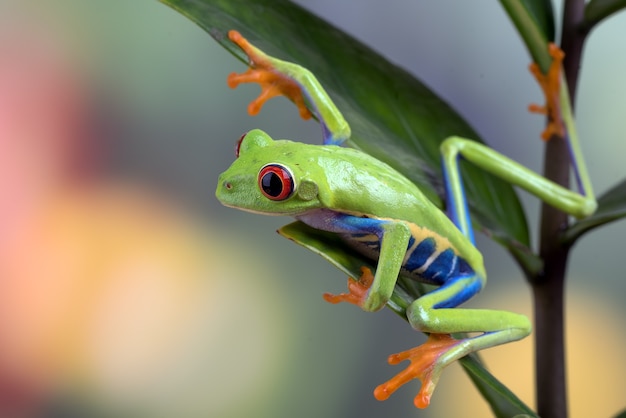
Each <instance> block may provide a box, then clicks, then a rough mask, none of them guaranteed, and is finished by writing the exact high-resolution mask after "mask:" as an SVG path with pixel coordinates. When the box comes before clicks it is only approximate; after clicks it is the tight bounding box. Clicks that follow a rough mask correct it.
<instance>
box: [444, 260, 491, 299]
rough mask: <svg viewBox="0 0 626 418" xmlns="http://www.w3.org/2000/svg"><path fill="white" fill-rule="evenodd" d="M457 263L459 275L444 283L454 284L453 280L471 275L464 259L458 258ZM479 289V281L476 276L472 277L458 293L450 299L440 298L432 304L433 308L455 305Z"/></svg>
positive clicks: (470, 270)
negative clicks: (440, 299)
mask: <svg viewBox="0 0 626 418" xmlns="http://www.w3.org/2000/svg"><path fill="white" fill-rule="evenodd" d="M459 264H461V266H460V272H459V275H458V276H457V277H455V278H454V279H452V280H450V281H449V282H448V283H446V285H454V282H456V281H457V280H463V279H467V278H468V277H471V276H468V275H473V271H472V269H471V268H470V267H469V265H468V264H467V262H466V261H465V260H463V259H459ZM463 272H465V274H463ZM480 289H481V282H480V280H479V279H478V278H476V277H474V279H473V280H471V281H470V282H469V283H468V284H466V285H464V286H463V287H462V288H461V290H460V291H459V292H458V293H455V294H454V295H453V296H452V297H451V298H450V299H446V300H442V301H441V302H439V303H437V304H436V305H434V306H433V309H439V308H454V307H457V306H459V305H460V304H462V303H463V302H465V301H467V300H469V299H471V298H472V297H473V296H474V295H475V294H477V293H478V292H480Z"/></svg>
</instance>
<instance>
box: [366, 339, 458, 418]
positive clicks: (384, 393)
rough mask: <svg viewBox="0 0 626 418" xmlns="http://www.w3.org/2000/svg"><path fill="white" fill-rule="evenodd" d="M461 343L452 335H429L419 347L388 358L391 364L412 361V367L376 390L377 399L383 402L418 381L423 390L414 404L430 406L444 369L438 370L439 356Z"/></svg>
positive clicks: (422, 406)
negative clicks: (406, 385)
mask: <svg viewBox="0 0 626 418" xmlns="http://www.w3.org/2000/svg"><path fill="white" fill-rule="evenodd" d="M460 342H461V340H455V339H454V338H452V336H451V335H450V334H430V336H429V337H428V340H427V341H426V342H425V343H424V344H422V345H420V346H419V347H415V348H412V349H410V350H407V351H403V352H401V353H398V354H392V355H390V356H389V358H388V359H387V361H388V362H389V364H398V363H400V362H401V361H404V360H409V361H410V362H411V364H410V365H409V366H408V367H407V368H406V369H404V370H403V371H401V372H400V373H398V374H397V375H396V376H394V377H393V378H391V379H390V380H388V381H387V382H385V383H383V384H382V385H379V386H378V387H377V388H376V389H375V390H374V397H375V398H376V399H378V400H379V401H384V400H386V399H387V398H389V397H390V396H391V394H393V393H394V392H395V391H396V390H398V388H399V387H400V386H402V385H404V384H405V383H407V382H409V381H411V380H412V379H419V380H420V381H421V382H422V387H421V389H420V391H419V392H418V394H417V396H415V400H414V403H415V406H416V407H418V408H426V407H427V406H428V405H429V404H430V397H431V396H432V394H433V391H434V390H435V386H436V385H437V381H438V380H439V374H440V373H441V366H440V367H437V361H438V360H439V357H440V356H441V355H442V354H444V353H445V352H447V351H448V350H449V349H450V348H451V347H453V346H454V345H456V344H458V343H460Z"/></svg>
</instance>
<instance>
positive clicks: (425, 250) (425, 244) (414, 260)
mask: <svg viewBox="0 0 626 418" xmlns="http://www.w3.org/2000/svg"><path fill="white" fill-rule="evenodd" d="M413 241H415V240H413ZM410 244H411V245H412V244H413V242H411V243H410ZM436 248H437V245H436V244H435V239H434V238H432V237H431V238H426V239H425V240H423V241H422V242H420V243H419V244H418V245H417V247H415V249H414V250H413V253H412V254H411V257H409V259H408V260H407V262H406V263H405V265H404V268H405V269H407V270H408V271H410V272H413V271H415V270H417V269H418V268H420V267H422V266H423V265H424V263H425V262H426V260H428V257H430V256H431V255H432V254H433V253H434V252H435V250H436Z"/></svg>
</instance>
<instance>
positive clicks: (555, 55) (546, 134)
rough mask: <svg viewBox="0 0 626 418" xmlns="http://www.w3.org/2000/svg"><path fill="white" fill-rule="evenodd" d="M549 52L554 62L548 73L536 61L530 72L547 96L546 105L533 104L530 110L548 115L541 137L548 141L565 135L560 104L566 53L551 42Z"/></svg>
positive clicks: (529, 107) (531, 65)
mask: <svg viewBox="0 0 626 418" xmlns="http://www.w3.org/2000/svg"><path fill="white" fill-rule="evenodd" d="M548 52H549V53H550V56H552V64H550V69H549V70H548V73H547V74H543V73H542V72H541V70H540V69H539V66H538V65H537V64H536V63H534V62H533V63H532V64H530V67H529V69H530V72H531V73H532V74H533V75H534V76H535V79H536V80H537V82H538V83H539V86H540V87H541V90H543V94H544V96H545V98H546V104H545V106H539V105H537V104H531V105H530V106H528V110H529V111H531V112H533V113H541V114H544V115H547V116H548V126H546V129H545V130H544V131H543V133H542V134H541V138H543V140H544V141H547V140H548V139H550V138H551V137H552V136H558V137H560V138H563V137H564V136H565V125H564V124H563V119H562V118H561V108H560V106H559V88H560V87H559V86H560V84H561V63H562V62H563V57H564V56H565V54H564V53H563V51H561V49H559V47H558V46H556V45H555V44H553V43H551V44H550V45H549V47H548Z"/></svg>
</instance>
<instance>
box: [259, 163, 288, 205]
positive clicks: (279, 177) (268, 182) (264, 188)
mask: <svg viewBox="0 0 626 418" xmlns="http://www.w3.org/2000/svg"><path fill="white" fill-rule="evenodd" d="M295 188H296V187H295V183H294V181H293V175H292V174H291V172H290V171H289V169H287V167H284V166H282V165H280V164H268V165H266V166H263V168H261V171H259V189H261V193H263V196H265V197H267V198H268V199H270V200H276V201H279V200H285V199H287V198H289V197H290V196H291V195H292V194H293V192H294V190H295Z"/></svg>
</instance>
